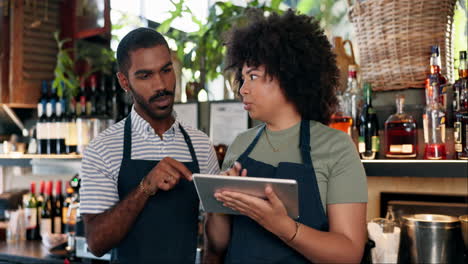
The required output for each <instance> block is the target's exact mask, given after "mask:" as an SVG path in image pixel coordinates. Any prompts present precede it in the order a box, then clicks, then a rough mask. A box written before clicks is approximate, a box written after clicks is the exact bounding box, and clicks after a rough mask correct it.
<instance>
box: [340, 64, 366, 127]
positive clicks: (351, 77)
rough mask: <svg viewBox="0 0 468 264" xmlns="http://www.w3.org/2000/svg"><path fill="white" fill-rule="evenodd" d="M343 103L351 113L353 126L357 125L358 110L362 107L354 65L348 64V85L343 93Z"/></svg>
mask: <svg viewBox="0 0 468 264" xmlns="http://www.w3.org/2000/svg"><path fill="white" fill-rule="evenodd" d="M344 103H345V104H346V109H348V111H349V112H350V114H351V117H352V119H353V124H354V126H357V125H358V124H357V121H358V119H359V110H360V109H361V107H362V96H361V91H360V90H359V83H358V81H357V70H356V65H349V66H348V86H347V88H346V91H345V93H344Z"/></svg>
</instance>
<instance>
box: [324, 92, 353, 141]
mask: <svg viewBox="0 0 468 264" xmlns="http://www.w3.org/2000/svg"><path fill="white" fill-rule="evenodd" d="M336 98H337V99H338V105H337V110H336V112H335V113H333V114H332V116H331V121H330V125H329V126H330V127H331V128H334V129H338V130H341V131H343V132H345V133H347V134H348V135H350V136H351V126H352V125H353V119H352V117H351V113H350V111H349V109H347V105H346V104H345V101H344V98H343V95H342V93H341V92H340V91H338V92H337V95H336Z"/></svg>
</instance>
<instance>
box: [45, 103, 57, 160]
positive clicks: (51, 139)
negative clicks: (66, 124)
mask: <svg viewBox="0 0 468 264" xmlns="http://www.w3.org/2000/svg"><path fill="white" fill-rule="evenodd" d="M53 105H55V101H53V100H49V102H47V105H46V115H47V123H46V124H47V154H56V152H57V129H56V127H55V122H56V121H57V120H56V119H57V118H56V115H55V113H54V110H53V108H54V107H53Z"/></svg>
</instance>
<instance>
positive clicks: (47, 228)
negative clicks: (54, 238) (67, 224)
mask: <svg viewBox="0 0 468 264" xmlns="http://www.w3.org/2000/svg"><path fill="white" fill-rule="evenodd" d="M50 234H52V220H51V219H50V218H42V219H41V236H42V237H44V236H45V235H50Z"/></svg>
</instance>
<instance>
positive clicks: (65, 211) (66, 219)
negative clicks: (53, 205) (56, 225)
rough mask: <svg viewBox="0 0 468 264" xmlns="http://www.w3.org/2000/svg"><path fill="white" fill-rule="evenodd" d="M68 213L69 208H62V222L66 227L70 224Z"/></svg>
mask: <svg viewBox="0 0 468 264" xmlns="http://www.w3.org/2000/svg"><path fill="white" fill-rule="evenodd" d="M67 213H68V207H65V206H64V207H63V208H62V222H63V224H64V225H66V224H68V216H67Z"/></svg>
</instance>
